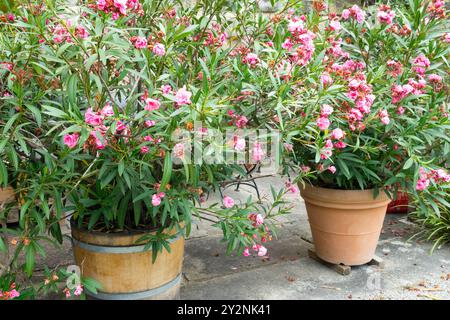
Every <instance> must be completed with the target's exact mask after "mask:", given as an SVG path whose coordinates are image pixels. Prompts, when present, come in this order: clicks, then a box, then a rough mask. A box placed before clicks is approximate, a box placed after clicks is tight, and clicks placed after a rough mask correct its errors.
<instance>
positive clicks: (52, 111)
mask: <svg viewBox="0 0 450 320" xmlns="http://www.w3.org/2000/svg"><path fill="white" fill-rule="evenodd" d="M42 108H44V113H45V114H48V115H50V116H53V117H56V118H67V113H65V112H64V111H62V110H60V109H57V108H55V107H50V106H42Z"/></svg>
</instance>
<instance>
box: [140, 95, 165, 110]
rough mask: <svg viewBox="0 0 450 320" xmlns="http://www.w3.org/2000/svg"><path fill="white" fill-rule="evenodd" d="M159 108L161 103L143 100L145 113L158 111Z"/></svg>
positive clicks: (153, 100) (149, 99)
mask: <svg viewBox="0 0 450 320" xmlns="http://www.w3.org/2000/svg"><path fill="white" fill-rule="evenodd" d="M160 106H161V103H160V102H159V101H158V100H155V99H151V98H147V99H146V100H145V107H144V109H145V110H147V111H153V110H158V109H159V107H160Z"/></svg>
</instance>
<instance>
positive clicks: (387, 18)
mask: <svg viewBox="0 0 450 320" xmlns="http://www.w3.org/2000/svg"><path fill="white" fill-rule="evenodd" d="M377 18H378V21H380V23H383V24H388V25H389V24H392V21H393V20H394V18H395V12H394V11H392V10H391V7H390V6H389V5H386V4H382V5H381V6H380V7H379V8H378V13H377Z"/></svg>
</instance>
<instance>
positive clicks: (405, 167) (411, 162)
mask: <svg viewBox="0 0 450 320" xmlns="http://www.w3.org/2000/svg"><path fill="white" fill-rule="evenodd" d="M413 164H414V159H413V158H409V159H408V160H406V162H405V164H404V165H403V170H406V169H409V168H411V166H412V165H413Z"/></svg>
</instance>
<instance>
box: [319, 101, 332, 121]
mask: <svg viewBox="0 0 450 320" xmlns="http://www.w3.org/2000/svg"><path fill="white" fill-rule="evenodd" d="M333 110H334V109H333V107H332V106H330V105H328V104H324V105H322V106H321V107H320V116H321V117H325V118H326V117H328V116H329V115H331V114H332V113H333Z"/></svg>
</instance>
